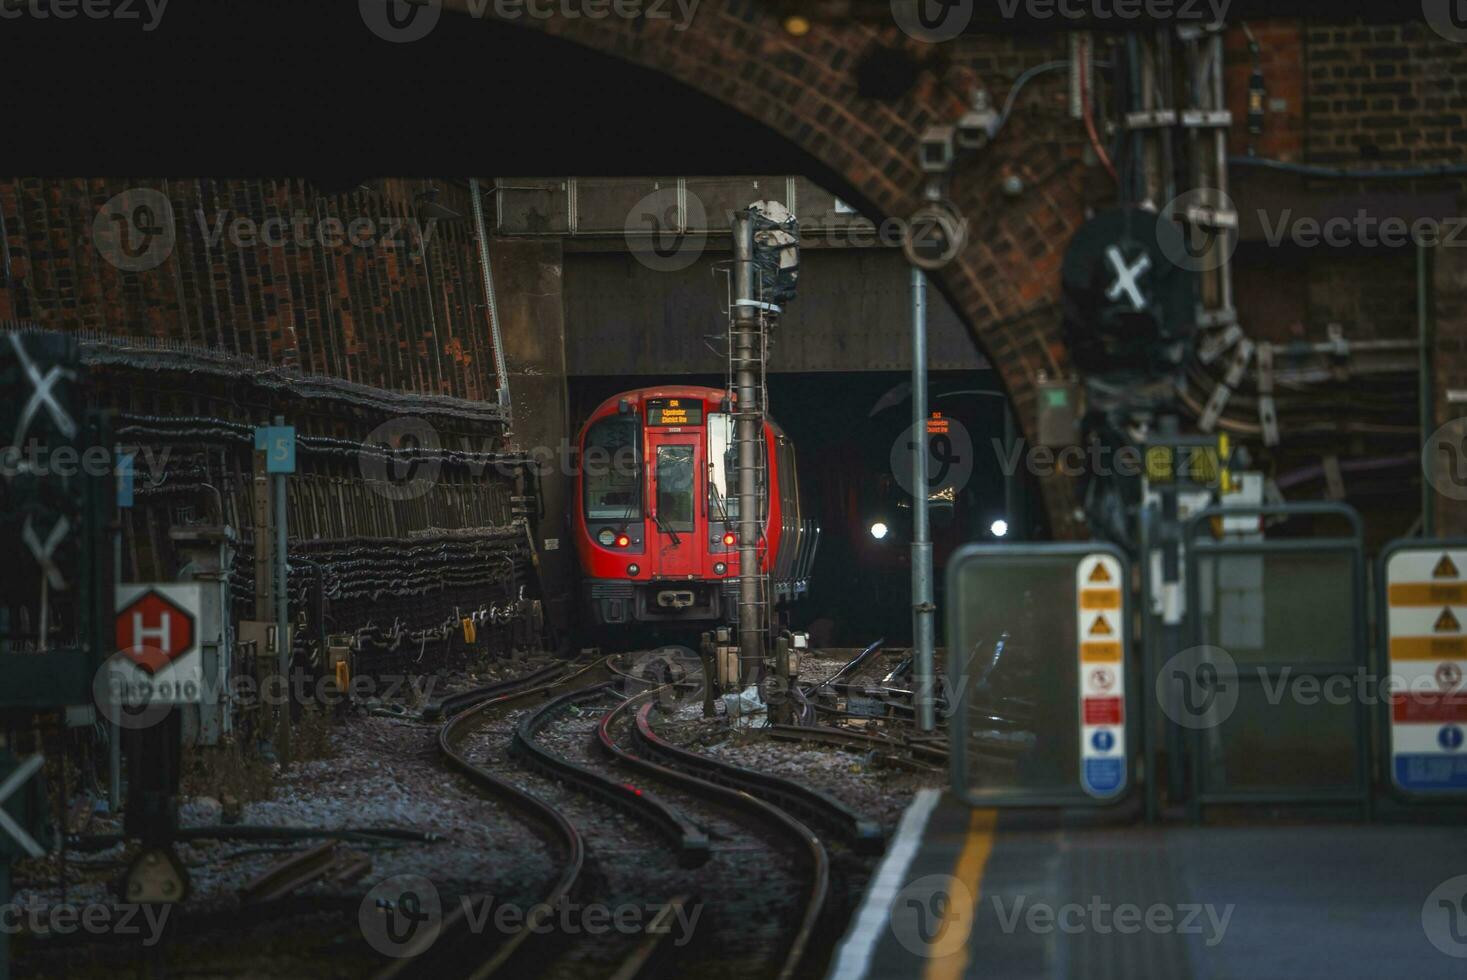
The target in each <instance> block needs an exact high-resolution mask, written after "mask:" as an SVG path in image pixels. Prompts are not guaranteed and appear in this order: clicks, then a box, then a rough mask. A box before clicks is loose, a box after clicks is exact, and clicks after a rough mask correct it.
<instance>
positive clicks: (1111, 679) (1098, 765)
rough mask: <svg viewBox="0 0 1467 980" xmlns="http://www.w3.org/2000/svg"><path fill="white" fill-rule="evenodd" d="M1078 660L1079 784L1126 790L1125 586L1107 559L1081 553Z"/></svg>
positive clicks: (1098, 790) (1096, 792)
mask: <svg viewBox="0 0 1467 980" xmlns="http://www.w3.org/2000/svg"><path fill="white" fill-rule="evenodd" d="M1075 574H1076V583H1075V585H1076V589H1075V593H1076V601H1075V605H1076V610H1075V613H1076V616H1077V617H1078V621H1079V627H1080V632H1079V656H1080V685H1079V686H1080V782H1081V785H1082V786H1083V787H1084V789H1085V792H1087V793H1089V794H1090V795H1091V796H1097V797H1107V796H1114V795H1116V794H1117V793H1119V792H1121V791H1122V790H1123V789H1124V788H1125V786H1126V683H1125V678H1126V658H1125V648H1124V636H1125V632H1124V630H1125V619H1124V617H1125V602H1124V598H1123V597H1124V594H1125V593H1124V591H1123V590H1124V589H1125V588H1126V583H1124V582H1122V581H1121V563H1120V562H1119V561H1117V560H1116V558H1115V557H1114V556H1112V555H1108V554H1092V555H1086V556H1085V557H1084V558H1083V559H1082V560H1081V561H1080V564H1079V566H1078V567H1077V569H1076V573H1075Z"/></svg>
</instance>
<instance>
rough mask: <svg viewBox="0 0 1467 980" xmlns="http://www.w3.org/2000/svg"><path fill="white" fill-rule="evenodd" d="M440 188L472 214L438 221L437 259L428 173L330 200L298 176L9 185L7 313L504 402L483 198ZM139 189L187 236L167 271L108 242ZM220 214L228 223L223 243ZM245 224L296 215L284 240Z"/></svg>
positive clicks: (3, 315) (380, 383)
mask: <svg viewBox="0 0 1467 980" xmlns="http://www.w3.org/2000/svg"><path fill="white" fill-rule="evenodd" d="M437 183H438V186H439V187H440V189H441V193H440V196H439V198H438V201H439V203H440V204H442V205H444V206H445V207H447V208H450V209H452V210H453V211H456V212H458V214H460V215H462V218H459V219H453V220H443V219H440V220H438V221H436V222H435V223H434V225H433V226H432V231H431V232H430V233H429V234H428V236H427V237H428V244H427V248H426V252H424V250H423V249H421V248H420V247H419V246H418V243H417V241H416V240H415V238H414V237H413V235H412V233H411V231H410V225H409V224H408V219H409V218H411V217H413V215H414V214H415V212H414V197H415V195H416V194H417V193H418V192H419V191H420V190H421V189H422V188H423V187H424V184H425V182H424V181H416V180H415V181H396V180H388V181H381V182H376V183H375V184H374V185H373V188H372V189H370V190H351V191H348V192H344V193H331V194H326V193H321V192H318V191H317V190H316V189H315V188H314V187H313V186H312V185H311V184H309V183H307V182H306V181H302V180H299V179H274V178H262V179H243V180H241V179H228V180H216V179H187V178H180V179H169V180H153V179H149V180H125V179H113V178H107V179H101V178H76V179H55V178H3V179H0V216H3V222H4V228H5V243H4V245H5V249H6V250H7V252H8V255H9V262H10V270H11V272H10V280H9V282H8V283H5V284H0V320H3V319H25V320H31V321H34V322H36V323H38V324H40V325H42V326H44V327H49V328H54V329H61V330H87V331H94V332H97V333H103V334H109V335H117V336H128V337H138V338H147V339H150V340H154V341H161V342H169V343H177V344H186V345H192V346H199V347H209V348H215V349H220V350H225V351H231V352H234V353H238V354H241V355H246V356H250V357H254V358H257V359H259V360H261V361H265V362H268V363H273V364H280V365H283V366H289V367H293V368H298V369H300V370H302V371H305V372H307V373H314V374H324V375H331V376H335V377H343V378H347V379H348V380H352V381H356V382H359V383H362V384H367V385H372V386H375V387H380V388H386V389H390V390H396V391H411V392H422V393H431V394H442V395H455V396H459V397H465V398H474V399H484V400H493V398H494V389H495V388H496V386H497V384H498V382H497V379H496V378H495V376H494V354H493V347H492V344H491V341H490V337H491V334H490V330H489V325H488V319H487V314H486V312H485V309H484V293H483V286H482V282H481V277H480V272H479V264H478V255H477V248H476V245H475V244H474V239H473V223H472V212H471V209H470V205H469V196H468V192H467V189H466V187H465V185H464V184H462V183H449V184H445V183H444V182H442V181H439V182H437ZM137 187H147V188H151V189H153V190H156V191H159V192H161V193H162V194H164V195H165V196H166V197H167V198H168V200H169V202H170V203H171V205H172V208H173V213H174V221H173V227H174V241H173V246H172V248H171V251H170V253H169V254H168V256H167V258H166V259H164V260H163V261H162V263H161V264H160V265H158V266H157V267H156V268H151V269H147V270H142V271H126V270H124V269H120V268H118V267H117V266H116V265H114V264H113V263H111V262H109V261H108V260H107V258H105V257H104V254H103V252H102V250H100V249H99V248H97V247H96V243H95V242H94V239H93V235H94V227H93V222H94V219H95V218H96V216H97V213H98V211H99V209H101V208H102V207H103V206H104V205H105V204H106V202H107V201H108V200H109V199H110V198H111V197H113V195H115V194H118V193H121V192H122V191H124V190H127V189H128V188H137ZM200 212H202V214H203V221H202V223H201V221H200V219H199V214H200ZM316 217H319V218H322V219H325V218H336V219H338V220H340V221H341V223H342V225H343V226H344V228H346V229H349V228H350V226H351V223H352V222H354V221H360V220H370V222H371V226H370V227H371V228H372V229H374V233H373V236H370V237H373V238H374V240H373V241H372V243H371V244H369V245H366V246H361V245H354V244H351V243H350V242H348V241H347V240H346V236H345V234H343V235H342V236H341V240H340V241H339V242H337V243H336V244H334V245H322V244H320V239H321V237H322V234H321V232H322V231H323V230H324V231H325V235H324V237H326V238H327V240H328V241H333V240H334V236H333V235H332V234H331V231H330V226H322V225H317V224H315V223H314V219H315V218H316ZM221 218H222V219H223V221H224V225H225V227H223V229H222V232H221V234H220V235H219V236H218V238H217V239H216V240H215V241H212V242H211V240H210V238H211V236H212V235H213V233H214V232H215V231H216V229H219V228H220V226H219V224H218V222H219V221H220V219H221ZM238 218H246V219H249V220H250V221H252V222H254V223H255V226H256V227H259V226H261V225H263V223H264V222H266V221H267V220H270V219H281V220H283V221H284V222H285V223H286V224H285V226H284V227H280V228H279V229H277V230H276V231H272V232H271V234H272V238H273V239H274V240H276V241H279V240H281V239H282V238H283V239H284V241H285V243H284V244H279V245H273V244H267V243H266V242H264V241H261V240H260V236H258V235H256V236H254V238H253V244H243V245H242V244H239V241H237V240H231V239H232V238H233V239H237V238H238V236H234V235H232V233H231V232H230V231H229V230H228V227H227V226H228V223H229V222H232V221H234V220H236V219H238ZM298 218H301V219H305V220H307V221H308V223H307V224H306V225H304V227H305V228H306V229H307V232H308V233H307V234H306V235H304V236H303V235H299V234H296V233H295V232H294V230H292V229H290V227H289V226H290V225H291V223H292V222H294V221H295V220H296V219H298ZM426 220H427V219H426V217H424V218H422V219H420V222H421V226H422V227H425V228H426V227H427V226H426ZM394 225H395V226H396V227H397V229H398V230H397V231H396V232H395V234H394V233H391V232H392V229H393V227H394ZM367 227H368V226H367V225H365V224H364V225H362V228H363V229H364V233H363V234H361V235H359V236H358V238H359V239H360V240H362V241H367V240H368V238H369V235H368V234H366V233H365V229H366V228H367ZM424 255H426V258H427V263H426V264H425V262H424ZM430 267H431V273H430Z"/></svg>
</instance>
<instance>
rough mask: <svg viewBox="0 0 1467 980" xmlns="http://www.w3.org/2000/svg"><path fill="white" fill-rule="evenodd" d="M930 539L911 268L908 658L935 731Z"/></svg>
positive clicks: (923, 381)
mask: <svg viewBox="0 0 1467 980" xmlns="http://www.w3.org/2000/svg"><path fill="white" fill-rule="evenodd" d="M936 611H937V607H936V606H935V605H934V604H933V602H932V535H931V529H930V527H929V525H928V521H927V282H926V280H925V279H924V278H923V274H922V270H921V269H919V268H917V267H916V266H913V267H912V654H913V662H914V664H915V666H916V674H917V678H916V679H917V727H918V728H919V729H920V730H922V731H924V732H930V731H932V730H933V728H934V727H935V723H934V719H933V710H932V689H933V687H934V684H933V664H932V659H933V652H932V618H933V614H934V613H935V612H936Z"/></svg>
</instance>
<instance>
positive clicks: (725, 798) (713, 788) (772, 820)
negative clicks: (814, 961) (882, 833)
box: [597, 689, 830, 980]
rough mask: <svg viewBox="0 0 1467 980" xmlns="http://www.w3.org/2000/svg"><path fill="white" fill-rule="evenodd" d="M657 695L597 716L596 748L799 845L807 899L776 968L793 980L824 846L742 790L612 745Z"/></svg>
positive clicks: (817, 895)
mask: <svg viewBox="0 0 1467 980" xmlns="http://www.w3.org/2000/svg"><path fill="white" fill-rule="evenodd" d="M658 690H659V689H654V690H651V691H647V692H645V693H643V694H639V695H636V696H634V697H631V698H628V699H627V700H625V701H623V702H622V703H621V704H619V705H617V706H616V707H615V708H612V709H611V710H610V711H608V712H607V713H606V714H604V715H602V716H601V724H600V726H599V728H598V729H597V738H598V740H599V741H600V743H601V747H602V749H603V751H605V752H606V753H607V754H608V755H610V756H611V757H612V758H614V759H616V760H617V761H618V762H619V763H621V764H622V765H624V766H626V767H627V768H629V769H632V770H635V771H637V772H640V773H643V774H645V775H648V776H651V777H654V778H656V779H660V780H665V781H666V782H668V783H669V784H671V785H673V786H677V787H678V788H680V789H683V790H686V791H687V792H690V793H696V794H697V795H698V797H699V798H700V799H703V800H708V801H716V802H718V803H720V804H722V805H724V806H727V807H729V808H732V809H738V810H742V811H743V812H745V813H749V814H752V815H754V816H755V817H757V818H759V819H760V820H763V821H765V822H766V823H769V824H771V825H773V826H776V827H778V828H779V829H780V830H781V831H783V832H784V833H786V834H788V835H789V836H790V837H792V838H794V839H795V840H796V841H798V842H799V844H800V846H801V848H802V849H803V850H804V851H805V854H806V856H807V858H808V860H809V864H810V895H809V899H808V900H807V901H806V903H805V911H804V914H803V915H801V917H800V923H799V926H798V928H797V929H796V930H795V934H794V936H793V937H792V938H791V940H790V943H789V947H788V950H787V952H786V953H785V958H784V962H783V963H781V964H780V970H779V973H778V976H779V978H780V980H789V978H791V977H793V976H795V975H796V971H798V970H799V968H800V966H801V965H802V964H803V963H804V962H805V961H806V959H807V957H810V956H811V955H812V954H814V953H816V951H814V950H812V949H811V944H812V941H813V938H814V936H815V934H816V930H817V929H818V928H819V927H820V925H821V922H822V920H823V919H824V916H825V913H826V910H827V909H828V908H829V904H830V855H829V854H828V853H826V850H825V845H824V844H822V843H821V841H820V838H819V837H817V836H816V835H815V834H814V833H812V832H811V830H810V828H808V827H806V826H805V825H804V824H803V823H801V822H800V821H798V820H796V819H795V818H794V817H792V816H790V815H789V814H788V813H785V812H784V811H783V810H781V809H779V808H778V807H775V806H771V805H770V804H768V803H765V802H764V801H763V800H761V799H759V798H757V797H755V796H751V795H750V794H749V793H747V792H744V791H742V790H738V789H733V788H730V787H728V786H724V785H720V784H718V783H714V782H709V781H708V780H705V779H700V778H698V777H697V776H691V775H689V774H687V773H685V772H680V771H678V770H676V769H669V768H668V767H666V766H663V765H660V764H659V763H656V762H653V761H651V760H650V759H645V758H643V757H642V756H640V755H637V754H636V753H634V752H630V751H627V750H626V749H624V748H622V747H621V746H620V745H618V744H617V743H616V738H615V737H614V736H613V735H612V734H611V726H612V725H613V724H615V722H616V719H617V718H618V717H619V716H620V715H621V714H622V713H623V712H625V711H629V710H631V706H632V705H633V704H635V703H636V702H638V701H641V700H644V699H646V698H649V697H652V696H654V695H656V694H657V692H658ZM646 707H647V708H650V707H651V706H650V705H647V706H646Z"/></svg>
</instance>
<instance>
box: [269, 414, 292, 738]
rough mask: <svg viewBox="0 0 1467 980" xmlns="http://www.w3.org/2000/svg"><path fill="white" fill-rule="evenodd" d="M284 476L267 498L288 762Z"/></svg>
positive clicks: (279, 419) (282, 721) (283, 735)
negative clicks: (271, 511)
mask: <svg viewBox="0 0 1467 980" xmlns="http://www.w3.org/2000/svg"><path fill="white" fill-rule="evenodd" d="M275 424H276V426H283V425H285V418H284V417H283V416H280V415H277V416H275ZM285 479H286V476H285V474H284V473H276V474H275V475H274V476H273V477H272V479H271V482H272V484H273V486H272V492H271V494H270V496H271V497H272V498H274V499H273V503H274V504H275V645H276V647H277V648H278V650H279V654H280V677H281V680H282V681H283V682H284V692H285V697H284V703H283V704H282V706H281V709H280V729H279V733H280V744H279V745H278V746H277V748H278V750H279V757H280V761H281V762H283V763H289V762H290V735H291V731H290V729H291V721H290V709H291V700H292V694H291V687H290V680H291V678H290V594H289V590H288V589H287V584H288V582H287V580H288V577H289V563H288V562H287V555H286V545H285V541H286V533H285V532H286V523H285V522H286V510H287V508H286V499H285V496H286V495H285Z"/></svg>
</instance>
